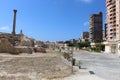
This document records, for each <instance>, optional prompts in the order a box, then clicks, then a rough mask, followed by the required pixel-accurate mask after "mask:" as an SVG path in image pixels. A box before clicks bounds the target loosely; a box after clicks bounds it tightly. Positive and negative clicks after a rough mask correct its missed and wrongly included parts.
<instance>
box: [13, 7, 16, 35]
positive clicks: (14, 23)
mask: <svg viewBox="0 0 120 80" xmlns="http://www.w3.org/2000/svg"><path fill="white" fill-rule="evenodd" d="M13 11H14V19H13V31H12V34H13V35H16V33H15V27H16V13H17V10H15V9H14V10H13Z"/></svg>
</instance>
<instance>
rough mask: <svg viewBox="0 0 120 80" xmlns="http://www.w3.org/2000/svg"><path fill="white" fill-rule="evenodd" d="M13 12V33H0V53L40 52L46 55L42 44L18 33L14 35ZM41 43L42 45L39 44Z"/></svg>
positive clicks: (14, 22)
mask: <svg viewBox="0 0 120 80" xmlns="http://www.w3.org/2000/svg"><path fill="white" fill-rule="evenodd" d="M13 11H14V20H13V31H12V34H10V33H0V53H11V54H19V53H29V54H32V53H33V52H41V53H46V50H45V47H43V45H44V44H43V43H42V42H39V43H37V42H38V41H36V40H35V39H32V38H28V37H27V36H25V35H24V34H23V33H22V30H21V31H20V34H16V32H15V28H16V12H17V10H13ZM40 43H42V44H40Z"/></svg>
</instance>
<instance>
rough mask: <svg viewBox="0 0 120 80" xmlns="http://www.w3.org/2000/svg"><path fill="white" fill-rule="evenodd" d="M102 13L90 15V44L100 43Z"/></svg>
mask: <svg viewBox="0 0 120 80" xmlns="http://www.w3.org/2000/svg"><path fill="white" fill-rule="evenodd" d="M102 22H103V20H102V12H99V13H98V14H92V15H90V21H89V26H90V27H89V29H90V30H89V40H90V42H97V41H102Z"/></svg>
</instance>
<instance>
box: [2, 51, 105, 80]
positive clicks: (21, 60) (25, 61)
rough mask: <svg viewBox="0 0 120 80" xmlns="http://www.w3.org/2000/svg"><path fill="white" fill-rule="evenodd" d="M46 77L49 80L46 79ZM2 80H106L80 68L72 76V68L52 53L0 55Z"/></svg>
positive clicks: (76, 68)
mask: <svg viewBox="0 0 120 80" xmlns="http://www.w3.org/2000/svg"><path fill="white" fill-rule="evenodd" d="M82 52H84V51H82ZM85 52H86V51H85ZM58 72H59V73H58ZM43 74H45V75H43ZM46 77H47V78H49V79H46ZM56 77H57V78H56ZM58 77H62V78H58ZM0 80H105V79H102V78H100V77H98V76H96V75H91V74H90V73H89V71H88V70H87V69H78V67H74V74H71V67H70V66H68V65H66V64H65V63H63V60H61V58H60V57H58V55H55V54H52V53H47V54H43V53H34V54H21V55H10V54H6V53H5V54H0Z"/></svg>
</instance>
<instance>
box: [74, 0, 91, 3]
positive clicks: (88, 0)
mask: <svg viewBox="0 0 120 80" xmlns="http://www.w3.org/2000/svg"><path fill="white" fill-rule="evenodd" d="M76 1H81V2H85V3H91V2H92V1H93V0H76Z"/></svg>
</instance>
